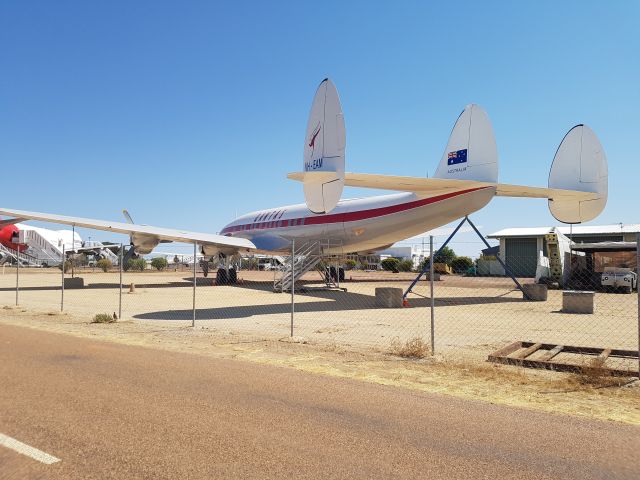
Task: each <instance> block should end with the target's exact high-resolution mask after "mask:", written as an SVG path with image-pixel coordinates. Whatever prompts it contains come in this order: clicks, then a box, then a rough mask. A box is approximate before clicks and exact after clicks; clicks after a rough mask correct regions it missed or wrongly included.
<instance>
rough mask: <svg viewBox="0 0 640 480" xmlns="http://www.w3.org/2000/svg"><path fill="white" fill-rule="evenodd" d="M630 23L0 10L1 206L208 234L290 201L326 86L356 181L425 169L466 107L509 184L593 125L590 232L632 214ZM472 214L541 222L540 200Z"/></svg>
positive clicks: (293, 12)
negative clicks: (477, 117)
mask: <svg viewBox="0 0 640 480" xmlns="http://www.w3.org/2000/svg"><path fill="white" fill-rule="evenodd" d="M639 21H640V2H635V1H626V2H623V1H616V2H602V1H599V2H585V1H571V2H562V1H549V2H539V1H536V2H507V1H505V2H430V3H429V2H371V1H367V2H364V1H363V2H355V1H353V2H352V1H349V2H328V1H322V2H297V1H291V2H225V3H215V2H210V1H206V2H205V1H203V2H160V1H148V2H141V1H136V2H124V1H122V2H115V1H114V2H84V1H56V2H50V1H29V2H18V1H12V2H11V1H7V0H5V1H0V92H1V94H0V162H1V165H2V176H3V180H4V181H3V187H2V194H1V201H0V204H1V205H3V206H6V207H12V208H20V209H27V210H36V211H45V212H54V213H61V214H70V215H77V216H87V217H93V218H103V219H114V220H120V219H121V215H120V210H121V209H122V208H128V209H129V210H130V211H131V213H132V215H133V216H134V219H135V220H136V221H137V222H140V223H147V224H153V225H159V226H168V227H180V228H188V229H193V230H199V231H218V230H220V228H221V227H222V226H223V225H224V224H225V223H226V222H227V221H229V220H231V219H233V218H234V217H235V215H236V213H237V214H241V213H244V212H247V211H251V210H256V209H260V208H266V207H273V206H278V205H282V204H289V203H298V202H300V201H302V190H301V186H300V185H299V184H296V183H293V182H291V181H288V180H286V179H285V174H286V173H287V172H289V171H295V170H299V169H300V168H301V164H302V145H303V144H302V142H303V136H304V131H305V126H306V119H307V114H308V110H309V107H310V103H311V99H312V96H313V94H314V91H315V89H316V86H317V84H318V83H319V82H320V80H322V79H323V78H324V77H327V76H328V77H330V78H332V79H333V80H334V82H335V83H336V85H337V87H338V91H339V92H340V95H341V99H342V103H343V109H344V113H345V120H346V125H347V169H348V170H350V171H358V172H368V173H386V174H400V175H426V174H427V172H433V171H434V169H435V166H436V164H437V163H438V160H439V158H440V156H441V155H442V151H443V149H444V147H445V144H446V141H447V137H448V135H449V132H450V129H451V127H452V125H453V122H454V121H455V119H456V117H457V115H458V114H459V112H460V111H461V109H462V108H463V107H464V105H466V104H467V103H470V102H475V103H479V104H481V105H483V106H484V107H485V108H486V109H487V111H488V112H489V115H490V117H491V119H492V121H493V124H494V129H495V133H496V137H497V142H498V149H499V153H500V162H501V165H500V180H501V181H503V182H509V183H524V184H530V185H538V186H544V185H546V181H547V175H548V170H549V166H550V164H551V160H552V158H553V154H554V153H555V149H556V147H557V145H558V143H559V142H560V140H561V139H562V137H563V135H564V134H565V132H566V131H567V130H568V129H569V128H570V127H572V126H573V125H575V124H577V123H586V124H588V125H590V126H591V127H592V128H593V129H594V130H595V131H596V133H597V134H598V135H599V137H600V139H601V141H602V144H603V145H604V148H605V151H606V153H607V156H608V160H609V175H610V177H609V178H610V196H609V203H608V205H607V208H606V210H605V211H604V213H603V214H602V215H601V216H600V217H599V218H598V219H597V220H596V223H599V224H602V223H617V222H625V223H632V222H640V217H639V216H638V214H637V211H638V208H637V207H636V206H635V205H636V204H637V203H638V201H637V199H636V195H635V193H636V192H637V184H638V178H639V175H638V173H639V167H638V160H639V158H638V154H637V151H636V149H635V147H634V146H633V145H634V144H635V143H637V141H638V140H637V139H638V136H639V127H640V122H639V119H640V117H639V115H638V112H639V106H640V83H639V82H638V78H639V74H640V41H639V36H638V33H637V28H638V22H639ZM16 179H17V180H16ZM363 193H364V194H368V193H369V192H366V191H356V190H347V191H345V195H346V196H354V195H357V196H362V195H363ZM474 219H475V221H476V223H477V224H478V225H481V226H482V231H483V232H484V233H490V232H491V231H494V230H497V229H500V228H504V227H510V226H540V225H552V224H554V220H553V218H552V217H551V215H550V214H549V213H548V210H547V206H546V202H545V201H543V200H513V199H496V200H494V201H493V202H492V203H491V204H490V205H489V207H488V208H486V209H485V210H483V211H481V212H479V213H477V214H476V215H474ZM56 228H59V227H56ZM81 233H82V234H83V236H84V237H86V236H88V235H91V236H92V238H94V239H105V238H108V239H115V238H117V239H122V237H121V236H112V237H110V236H109V235H105V234H104V233H95V232H93V233H91V232H81ZM464 235H465V236H462V237H461V238H460V241H461V242H463V241H464V239H465V238H468V239H469V241H472V240H473V237H467V236H466V235H467V234H464ZM474 248H475V247H474Z"/></svg>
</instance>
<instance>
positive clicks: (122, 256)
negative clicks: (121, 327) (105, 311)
mask: <svg viewBox="0 0 640 480" xmlns="http://www.w3.org/2000/svg"><path fill="white" fill-rule="evenodd" d="M123 250H124V244H122V243H121V244H120V258H118V270H119V273H120V292H119V294H118V320H122V262H123V259H124V255H123V253H124V252H123Z"/></svg>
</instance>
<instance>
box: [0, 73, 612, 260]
mask: <svg viewBox="0 0 640 480" xmlns="http://www.w3.org/2000/svg"><path fill="white" fill-rule="evenodd" d="M345 145H346V136H345V127H344V117H343V114H342V108H341V106H340V100H339V98H338V92H337V91H336V88H335V86H334V85H333V83H332V82H331V81H330V80H329V79H325V80H323V81H322V82H321V83H320V86H319V87H318V90H317V92H316V95H315V98H314V100H313V104H312V106H311V112H310V114H309V121H308V124H307V133H306V137H305V142H304V159H303V171H302V172H299V173H291V174H289V175H288V177H289V178H290V179H293V180H297V181H300V182H302V184H303V187H304V197H305V204H299V205H290V206H285V207H279V208H272V209H267V210H261V211H257V212H253V213H250V214H247V215H243V216H241V217H239V218H237V219H236V220H234V221H233V222H231V223H229V224H228V225H227V226H225V227H224V229H223V230H222V232H221V235H215V234H210V233H197V232H188V231H182V230H174V229H167V228H160V227H153V226H148V225H138V224H134V223H118V222H109V221H102V220H92V219H86V218H77V217H68V216H62V215H54V214H47V213H37V212H25V211H21V210H11V209H0V215H9V216H12V217H14V218H15V221H16V222H18V221H24V220H40V221H45V222H52V223H62V224H67V225H74V226H77V227H85V228H91V229H97V230H105V231H111V232H118V233H124V234H128V235H129V236H130V243H131V249H130V252H131V253H132V254H138V255H142V254H147V253H150V252H151V251H152V250H153V249H154V248H155V247H156V246H157V245H158V244H159V243H160V242H166V241H175V242H186V243H195V244H197V246H198V247H199V249H200V252H201V253H202V254H204V255H206V256H212V257H214V256H220V257H221V258H230V257H231V256H233V255H237V254H242V253H248V252H251V251H260V252H286V251H289V250H290V248H291V244H292V241H294V240H295V244H296V245H298V246H301V245H304V244H305V243H308V242H321V243H323V244H325V248H324V249H323V253H326V254H332V253H370V252H375V251H378V250H382V249H384V248H386V247H388V246H389V245H391V244H393V243H396V242H398V241H401V240H404V239H407V238H409V237H412V236H414V235H417V234H419V233H422V232H425V231H428V230H431V229H434V228H437V227H440V226H442V225H446V224H448V223H450V222H452V221H454V220H456V219H460V218H463V217H465V216H467V215H470V214H472V213H473V212H476V211H478V210H480V209H481V208H483V207H484V206H485V205H487V204H488V203H489V202H490V201H491V199H492V198H493V197H495V196H505V197H531V198H547V199H548V200H549V209H550V211H551V213H552V215H553V216H554V217H555V218H556V219H557V220H559V221H560V222H564V223H580V222H585V221H589V220H592V219H593V218H595V217H597V216H598V215H599V214H600V212H601V211H602V210H603V208H604V207H605V204H606V201H607V188H608V178H607V176H608V173H607V160H606V156H605V153H604V150H603V148H602V146H601V145H600V142H599V140H598V138H597V137H596V135H595V133H594V132H593V131H592V130H591V129H590V128H589V127H587V126H586V125H577V126H575V127H573V128H572V129H571V130H569V132H568V133H567V134H566V135H565V137H564V139H563V140H562V143H561V144H560V146H559V147H558V150H557V152H556V154H555V157H554V159H553V163H552V166H551V171H550V174H549V185H548V188H537V187H527V186H520V185H508V184H502V183H498V152H497V148H496V142H495V138H494V134H493V128H492V126H491V123H490V122H489V117H488V116H487V114H486V113H485V111H484V110H483V109H482V108H480V107H479V106H478V105H468V106H467V107H466V108H465V109H464V110H463V112H462V113H461V114H460V116H459V117H458V120H457V121H456V123H455V125H454V127H453V130H452V132H451V135H450V137H449V141H448V143H447V146H446V148H445V151H444V154H443V156H442V159H441V160H440V164H439V165H438V168H437V170H436V172H435V175H434V177H433V178H422V177H399V176H390V175H373V174H362V173H345ZM390 161H394V162H396V161H398V159H390ZM345 185H347V186H352V187H364V188H374V189H383V190H392V191H399V192H403V193H396V194H391V195H383V196H374V197H368V198H359V199H352V200H340V196H341V194H342V190H343V187H344V186H345Z"/></svg>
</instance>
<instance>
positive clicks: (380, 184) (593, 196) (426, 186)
mask: <svg viewBox="0 0 640 480" xmlns="http://www.w3.org/2000/svg"><path fill="white" fill-rule="evenodd" d="M313 173H314V172H305V173H303V174H289V175H288V177H289V178H290V179H292V180H299V181H303V180H304V176H308V175H310V174H313ZM344 184H345V185H348V186H350V187H362V188H376V189H380V190H396V191H401V192H415V193H418V194H429V195H431V194H434V195H435V194H440V193H441V192H447V191H457V190H466V189H469V188H486V187H493V188H495V189H496V195H497V196H499V197H526V198H548V199H551V200H554V199H555V200H578V201H587V200H597V199H599V198H600V195H599V194H597V193H592V192H584V191H579V190H563V189H559V188H541V187H528V186H524V185H509V184H506V183H491V182H479V181H476V180H455V179H448V178H423V177H402V176H396V175H376V174H369V173H345V182H344Z"/></svg>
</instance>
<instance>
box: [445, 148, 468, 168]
mask: <svg viewBox="0 0 640 480" xmlns="http://www.w3.org/2000/svg"><path fill="white" fill-rule="evenodd" d="M458 163H467V149H466V148H465V149H464V150H457V151H455V152H449V154H448V155H447V165H457V164H458Z"/></svg>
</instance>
